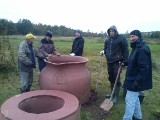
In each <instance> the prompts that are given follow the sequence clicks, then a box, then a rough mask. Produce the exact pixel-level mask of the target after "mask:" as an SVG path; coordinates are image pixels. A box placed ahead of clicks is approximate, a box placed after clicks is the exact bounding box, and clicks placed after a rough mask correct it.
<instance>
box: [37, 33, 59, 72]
mask: <svg viewBox="0 0 160 120" xmlns="http://www.w3.org/2000/svg"><path fill="white" fill-rule="evenodd" d="M52 54H54V55H57V56H60V53H58V52H57V51H56V49H55V45H54V41H53V40H52V32H51V31H47V33H46V35H45V37H44V38H43V39H42V40H40V43H39V47H38V54H37V57H38V65H39V70H40V71H41V70H42V69H43V68H44V67H45V66H46V62H45V61H44V59H46V57H51V56H52Z"/></svg>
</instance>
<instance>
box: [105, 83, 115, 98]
mask: <svg viewBox="0 0 160 120" xmlns="http://www.w3.org/2000/svg"><path fill="white" fill-rule="evenodd" d="M110 87H111V92H110V94H108V95H106V98H110V97H111V93H112V90H113V87H114V83H111V84H110Z"/></svg>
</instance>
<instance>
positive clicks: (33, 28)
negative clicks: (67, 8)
mask: <svg viewBox="0 0 160 120" xmlns="http://www.w3.org/2000/svg"><path fill="white" fill-rule="evenodd" d="M48 30H51V31H52V32H53V34H54V36H66V37H67V36H73V35H74V32H75V30H74V29H71V28H67V27H65V26H63V25H61V26H57V25H54V26H51V25H46V24H41V23H39V24H33V23H32V22H31V21H30V20H28V19H19V20H18V22H17V23H13V22H12V21H9V20H7V19H0V35H26V34H27V33H29V32H31V33H33V34H35V35H44V34H45V33H46V31H48ZM82 34H83V36H84V37H101V36H103V34H102V33H92V32H90V31H89V30H88V31H87V32H83V31H82Z"/></svg>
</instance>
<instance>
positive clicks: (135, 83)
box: [132, 80, 140, 90]
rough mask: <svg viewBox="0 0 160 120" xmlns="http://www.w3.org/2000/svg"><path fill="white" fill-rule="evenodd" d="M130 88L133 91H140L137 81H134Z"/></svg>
mask: <svg viewBox="0 0 160 120" xmlns="http://www.w3.org/2000/svg"><path fill="white" fill-rule="evenodd" d="M132 88H133V90H139V89H140V84H139V82H138V81H137V80H135V81H134V82H133V85H132Z"/></svg>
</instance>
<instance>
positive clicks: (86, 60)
mask: <svg viewBox="0 0 160 120" xmlns="http://www.w3.org/2000/svg"><path fill="white" fill-rule="evenodd" d="M66 56H67V57H69V55H61V56H53V57H66ZM70 57H77V58H78V57H79V58H81V59H82V61H78V62H65V63H63V62H61V63H54V62H50V61H48V60H46V59H44V61H45V62H46V63H49V64H53V65H67V64H81V63H87V62H88V60H89V59H88V58H86V57H82V56H70Z"/></svg>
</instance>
